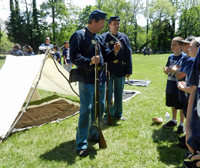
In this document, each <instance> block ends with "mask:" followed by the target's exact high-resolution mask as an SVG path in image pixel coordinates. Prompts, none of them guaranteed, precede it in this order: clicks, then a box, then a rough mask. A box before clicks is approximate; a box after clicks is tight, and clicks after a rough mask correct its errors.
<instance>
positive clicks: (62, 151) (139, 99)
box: [0, 54, 187, 168]
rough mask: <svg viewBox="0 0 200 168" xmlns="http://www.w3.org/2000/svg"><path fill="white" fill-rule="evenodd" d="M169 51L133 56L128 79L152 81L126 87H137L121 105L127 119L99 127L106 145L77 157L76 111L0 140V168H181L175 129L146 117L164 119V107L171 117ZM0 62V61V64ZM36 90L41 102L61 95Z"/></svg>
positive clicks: (93, 147)
mask: <svg viewBox="0 0 200 168" xmlns="http://www.w3.org/2000/svg"><path fill="white" fill-rule="evenodd" d="M168 55H169V54H162V55H151V56H143V55H142V54H134V55H133V57H132V58H133V75H132V76H131V78H132V79H141V80H150V81H151V84H150V85H149V86H147V87H138V86H129V85H125V89H128V90H137V91H140V92H141V94H139V95H136V96H135V97H133V98H132V99H130V100H129V101H127V102H125V103H123V110H124V111H123V114H124V117H126V118H127V121H124V122H123V121H119V122H117V125H116V126H113V127H107V126H105V125H103V127H102V130H103V134H104V137H105V139H106V142H107V146H108V147H107V148H106V149H99V147H98V144H92V143H89V146H88V149H89V153H90V155H89V156H88V157H86V158H79V157H78V156H77V155H76V144H75V137H76V128H77V122H78V117H79V115H76V116H73V117H71V118H69V119H66V120H63V121H62V122H60V123H54V124H46V125H44V126H42V127H36V128H32V129H30V130H26V131H21V132H18V133H14V134H12V135H11V136H10V137H9V138H8V139H7V140H6V141H4V142H3V143H2V144H0V156H1V157H0V167H5V168H7V167H9V168H11V167H13V168H16V167H22V168H23V167H24V168H26V167H33V168H64V167H75V168H76V167H86V168H88V167H94V168H102V167H108V168H110V167H111V168H112V167H114V168H115V167H117V168H118V167H120V168H121V167H125V168H126V167H127V168H129V167H133V168H165V167H167V168H178V167H182V162H183V155H184V154H185V153H186V152H187V150H184V149H181V148H179V147H178V146H177V144H178V141H177V134H176V133H175V131H176V128H174V130H166V129H162V125H155V124H153V123H152V120H151V119H152V117H154V116H158V117H162V118H163V119H164V117H165V113H166V111H168V112H170V115H171V109H170V108H168V107H166V106H165V87H166V80H167V76H166V75H165V74H164V73H163V68H162V67H163V66H164V65H165V64H166V61H167V58H168ZM3 61H4V59H0V65H2V64H3ZM39 92H40V94H41V97H42V98H43V100H45V99H49V98H51V99H52V98H57V97H58V96H62V97H65V96H64V95H58V94H56V95H54V94H53V93H50V92H45V91H42V90H40V91H39ZM68 98H71V97H68ZM72 99H73V100H75V101H78V100H77V99H74V98H72ZM31 103H32V102H31ZM178 122H179V115H178Z"/></svg>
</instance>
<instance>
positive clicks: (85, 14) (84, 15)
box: [77, 5, 92, 30]
mask: <svg viewBox="0 0 200 168" xmlns="http://www.w3.org/2000/svg"><path fill="white" fill-rule="evenodd" d="M91 8H92V6H91V5H89V6H86V8H84V9H83V11H82V12H81V13H79V17H78V27H77V29H78V30H79V29H82V28H84V27H85V26H86V25H87V22H88V18H89V15H90V13H91Z"/></svg>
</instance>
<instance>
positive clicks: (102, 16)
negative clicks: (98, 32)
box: [89, 9, 107, 20]
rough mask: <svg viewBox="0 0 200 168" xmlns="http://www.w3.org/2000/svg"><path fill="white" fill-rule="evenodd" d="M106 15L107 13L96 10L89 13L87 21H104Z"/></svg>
mask: <svg viewBox="0 0 200 168" xmlns="http://www.w3.org/2000/svg"><path fill="white" fill-rule="evenodd" d="M106 15H107V13H105V12H103V11H101V10H99V9H97V10H94V11H92V12H91V13H90V16H89V19H92V20H93V19H95V20H101V19H103V20H105V19H107V18H106Z"/></svg>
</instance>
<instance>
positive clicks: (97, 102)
mask: <svg viewBox="0 0 200 168" xmlns="http://www.w3.org/2000/svg"><path fill="white" fill-rule="evenodd" d="M97 45H98V42H97V41H96V43H95V56H97V55H98V46H97ZM100 116H101V110H100V93H99V66H98V64H95V125H96V127H97V129H98V132H99V148H103V149H104V148H106V147H107V145H106V141H105V139H104V136H103V133H102V131H101V128H100Z"/></svg>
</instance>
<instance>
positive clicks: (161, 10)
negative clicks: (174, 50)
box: [149, 0, 176, 50]
mask: <svg viewBox="0 0 200 168" xmlns="http://www.w3.org/2000/svg"><path fill="white" fill-rule="evenodd" d="M149 5H150V9H149V10H150V15H149V16H150V22H151V24H152V25H151V29H152V36H151V39H152V46H151V47H154V48H158V50H161V49H164V48H166V47H168V46H166V41H168V40H169V39H170V37H171V36H170V35H171V34H170V33H171V31H172V30H173V29H172V27H171V25H170V22H169V19H171V18H172V17H173V16H174V14H175V11H176V10H175V6H173V5H172V3H171V2H169V1H163V0H152V1H151V4H149ZM166 26H167V27H170V28H171V29H166ZM165 30H168V31H169V33H167V32H165ZM163 34H165V36H166V37H165V38H163Z"/></svg>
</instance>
